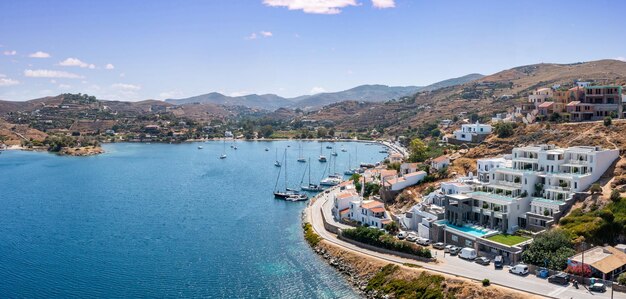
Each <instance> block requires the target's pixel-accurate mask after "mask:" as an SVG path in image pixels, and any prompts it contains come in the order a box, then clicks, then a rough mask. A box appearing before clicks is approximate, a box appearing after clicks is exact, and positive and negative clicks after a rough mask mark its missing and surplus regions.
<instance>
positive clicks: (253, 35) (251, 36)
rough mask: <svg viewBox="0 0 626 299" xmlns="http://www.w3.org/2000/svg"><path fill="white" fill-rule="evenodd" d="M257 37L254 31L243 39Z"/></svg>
mask: <svg viewBox="0 0 626 299" xmlns="http://www.w3.org/2000/svg"><path fill="white" fill-rule="evenodd" d="M257 37H258V36H257V35H256V33H252V34H250V35H248V36H246V37H245V39H248V40H250V39H257Z"/></svg>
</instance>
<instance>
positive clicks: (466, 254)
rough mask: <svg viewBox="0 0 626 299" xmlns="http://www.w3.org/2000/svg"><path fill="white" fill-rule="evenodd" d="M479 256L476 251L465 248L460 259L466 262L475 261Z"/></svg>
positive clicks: (460, 252) (460, 254) (460, 253)
mask: <svg viewBox="0 0 626 299" xmlns="http://www.w3.org/2000/svg"><path fill="white" fill-rule="evenodd" d="M477 256H478V255H477V254H476V249H474V248H469V247H465V248H462V249H461V251H459V257H460V258H462V259H466V260H470V261H471V260H474V259H475V258H476V257H477Z"/></svg>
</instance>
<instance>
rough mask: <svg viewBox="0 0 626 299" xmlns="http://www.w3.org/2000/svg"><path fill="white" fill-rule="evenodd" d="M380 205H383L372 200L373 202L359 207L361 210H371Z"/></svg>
mask: <svg viewBox="0 0 626 299" xmlns="http://www.w3.org/2000/svg"><path fill="white" fill-rule="evenodd" d="M382 204H383V203H382V202H380V201H375V200H374V201H371V202H368V203H364V204H362V205H361V208H364V209H371V208H375V207H377V206H380V205H382Z"/></svg>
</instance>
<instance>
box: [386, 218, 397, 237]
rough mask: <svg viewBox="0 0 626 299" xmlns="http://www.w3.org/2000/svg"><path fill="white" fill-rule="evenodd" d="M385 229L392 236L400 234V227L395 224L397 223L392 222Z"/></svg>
mask: <svg viewBox="0 0 626 299" xmlns="http://www.w3.org/2000/svg"><path fill="white" fill-rule="evenodd" d="M384 229H385V230H386V231H388V232H389V233H390V234H392V235H395V234H397V233H398V232H400V226H398V223H397V222H395V221H391V222H389V223H387V224H385V227H384Z"/></svg>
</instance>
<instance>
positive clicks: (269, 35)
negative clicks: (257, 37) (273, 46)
mask: <svg viewBox="0 0 626 299" xmlns="http://www.w3.org/2000/svg"><path fill="white" fill-rule="evenodd" d="M259 33H261V35H262V36H263V37H272V36H273V34H272V32H271V31H261V32H259Z"/></svg>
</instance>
